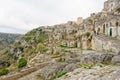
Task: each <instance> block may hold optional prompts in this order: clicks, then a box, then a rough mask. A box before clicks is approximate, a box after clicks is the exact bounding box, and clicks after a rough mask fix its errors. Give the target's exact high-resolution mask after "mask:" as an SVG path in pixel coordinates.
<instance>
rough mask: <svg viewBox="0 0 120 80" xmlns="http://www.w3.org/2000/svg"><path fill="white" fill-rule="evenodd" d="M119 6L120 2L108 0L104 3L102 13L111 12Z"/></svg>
mask: <svg viewBox="0 0 120 80" xmlns="http://www.w3.org/2000/svg"><path fill="white" fill-rule="evenodd" d="M119 5H120V0H108V1H106V2H105V3H104V9H103V11H106V12H112V11H114V9H115V8H117V7H118V6H119Z"/></svg>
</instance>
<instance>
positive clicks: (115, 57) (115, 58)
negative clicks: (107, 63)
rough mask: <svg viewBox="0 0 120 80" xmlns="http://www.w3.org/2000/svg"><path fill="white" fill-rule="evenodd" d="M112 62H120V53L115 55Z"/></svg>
mask: <svg viewBox="0 0 120 80" xmlns="http://www.w3.org/2000/svg"><path fill="white" fill-rule="evenodd" d="M111 62H112V63H113V64H120V55H117V56H114V57H113V58H112V61H111Z"/></svg>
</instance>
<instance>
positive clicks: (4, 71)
mask: <svg viewBox="0 0 120 80" xmlns="http://www.w3.org/2000/svg"><path fill="white" fill-rule="evenodd" d="M8 73H9V70H8V69H3V70H1V71H0V76H2V75H6V74H8Z"/></svg>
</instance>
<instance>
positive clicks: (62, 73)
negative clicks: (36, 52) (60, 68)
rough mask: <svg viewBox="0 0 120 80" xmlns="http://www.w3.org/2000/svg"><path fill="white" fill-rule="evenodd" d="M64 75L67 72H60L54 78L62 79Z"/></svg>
mask: <svg viewBox="0 0 120 80" xmlns="http://www.w3.org/2000/svg"><path fill="white" fill-rule="evenodd" d="M65 74H67V72H61V73H59V74H57V76H56V78H60V77H62V76H63V75H65Z"/></svg>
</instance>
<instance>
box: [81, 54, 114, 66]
mask: <svg viewBox="0 0 120 80" xmlns="http://www.w3.org/2000/svg"><path fill="white" fill-rule="evenodd" d="M113 56H114V55H113V54H107V53H106V54H95V53H89V54H87V55H85V56H84V57H83V58H81V63H88V64H91V63H92V64H94V63H109V62H111V59H112V57H113Z"/></svg>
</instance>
